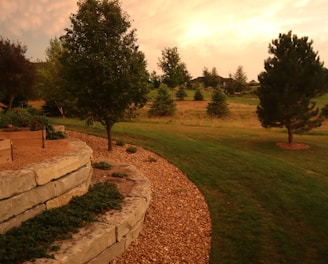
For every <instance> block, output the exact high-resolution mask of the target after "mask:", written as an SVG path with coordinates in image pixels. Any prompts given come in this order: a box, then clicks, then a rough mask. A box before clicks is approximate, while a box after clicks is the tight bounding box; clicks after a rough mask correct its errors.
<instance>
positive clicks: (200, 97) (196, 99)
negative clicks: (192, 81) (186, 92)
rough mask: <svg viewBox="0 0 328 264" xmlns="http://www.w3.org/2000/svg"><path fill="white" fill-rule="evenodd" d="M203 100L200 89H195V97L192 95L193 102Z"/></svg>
mask: <svg viewBox="0 0 328 264" xmlns="http://www.w3.org/2000/svg"><path fill="white" fill-rule="evenodd" d="M203 100H204V96H203V94H202V92H201V91H200V89H199V88H197V89H196V91H195V95H194V101H203Z"/></svg>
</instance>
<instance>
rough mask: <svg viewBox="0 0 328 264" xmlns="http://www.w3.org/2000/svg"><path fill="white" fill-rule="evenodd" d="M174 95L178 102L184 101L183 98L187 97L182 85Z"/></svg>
mask: <svg viewBox="0 0 328 264" xmlns="http://www.w3.org/2000/svg"><path fill="white" fill-rule="evenodd" d="M175 95H176V97H177V98H178V99H179V100H184V98H185V97H186V96H187V93H186V90H185V88H184V86H183V85H180V86H179V89H178V91H177V92H176V94H175Z"/></svg>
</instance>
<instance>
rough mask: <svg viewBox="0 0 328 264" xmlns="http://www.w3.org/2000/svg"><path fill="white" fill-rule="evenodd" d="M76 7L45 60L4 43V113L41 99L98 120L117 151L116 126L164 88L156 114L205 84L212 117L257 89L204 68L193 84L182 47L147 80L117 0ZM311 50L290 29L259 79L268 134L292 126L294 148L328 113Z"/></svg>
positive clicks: (326, 80) (0, 79)
mask: <svg viewBox="0 0 328 264" xmlns="http://www.w3.org/2000/svg"><path fill="white" fill-rule="evenodd" d="M77 5H78V11H77V12H76V14H72V15H71V16H70V22H71V25H70V27H69V28H66V29H65V34H64V35H62V36H61V37H60V38H58V39H57V38H55V39H52V40H50V45H49V47H48V48H47V50H46V60H45V62H39V63H32V62H30V61H29V60H28V59H26V57H25V52H26V49H27V48H26V46H24V45H22V44H21V43H19V42H17V43H14V42H11V41H10V40H8V39H4V38H1V39H0V88H1V89H0V99H1V102H2V104H3V106H4V108H5V109H10V108H12V107H14V106H16V105H17V104H18V105H19V104H21V105H22V104H23V103H22V102H24V99H30V98H33V97H35V98H43V99H44V100H45V101H46V106H45V111H50V110H52V109H57V111H58V113H59V114H60V115H61V116H65V115H73V116H76V117H80V118H82V119H84V120H86V121H87V123H88V124H92V123H93V122H100V123H101V124H102V125H103V126H104V127H105V129H106V131H107V136H108V150H111V149H112V145H111V142H112V140H111V129H112V127H113V125H114V124H115V123H117V122H120V121H121V120H123V119H124V118H126V117H133V116H134V115H135V113H136V111H137V110H138V109H140V108H142V107H143V106H144V105H145V104H146V102H147V94H148V92H149V90H150V89H154V88H155V89H157V88H158V89H159V90H158V96H157V98H156V99H155V100H154V102H153V104H152V106H151V109H150V111H149V113H150V114H151V115H171V114H173V113H174V108H175V104H174V102H173V96H170V92H169V90H170V89H171V93H172V95H173V91H174V90H176V96H177V98H178V99H180V100H183V99H184V97H185V94H186V93H185V89H195V100H196V98H198V100H202V93H201V90H200V88H199V85H198V83H199V82H201V83H202V84H203V86H204V87H205V88H211V89H213V94H212V100H211V102H209V103H208V107H207V112H208V114H210V115H215V116H224V115H226V114H228V107H227V104H226V99H225V98H226V95H227V96H230V95H234V94H239V93H244V92H248V91H249V90H250V87H251V85H252V84H254V81H253V82H251V83H248V82H247V76H246V74H245V72H244V70H243V67H242V66H238V68H237V70H236V72H235V73H234V74H233V75H232V74H230V76H229V78H223V77H221V76H219V75H218V73H217V70H216V68H212V69H211V70H209V69H208V68H206V67H204V69H203V76H202V77H200V78H198V81H197V79H196V80H192V79H191V75H190V74H189V72H188V70H187V66H186V64H185V63H184V62H182V60H181V58H180V56H179V53H178V49H177V47H173V48H165V49H164V50H163V51H162V54H161V55H162V56H161V57H160V58H159V62H158V66H159V68H160V69H161V70H162V72H163V74H162V75H158V74H157V73H156V72H155V71H153V72H152V73H150V74H149V73H148V72H147V70H146V66H147V63H146V60H145V55H144V53H143V52H142V51H140V50H139V46H138V45H137V39H136V29H132V28H131V22H130V21H129V17H128V15H127V14H126V13H125V12H124V10H122V8H121V4H120V2H119V1H117V0H83V1H82V0H81V1H79V2H78V3H77ZM312 44H313V41H312V40H311V41H310V40H309V39H308V38H307V37H301V38H299V37H298V36H297V35H296V34H292V32H291V31H290V32H288V33H286V34H280V35H279V37H278V38H277V39H274V40H272V42H271V43H270V44H269V54H270V55H271V57H269V58H268V59H266V60H265V62H264V71H263V72H262V73H260V74H259V76H258V80H259V87H258V88H257V89H256V94H257V95H258V97H259V99H260V102H259V105H258V107H257V115H258V118H259V120H260V121H261V124H262V125H263V127H265V128H270V127H286V128H287V130H288V141H289V142H290V143H292V142H293V134H294V133H296V132H301V131H308V130H310V129H312V128H314V127H318V126H320V125H321V123H322V120H323V117H324V115H325V113H326V116H327V112H328V111H327V109H328V104H327V105H326V106H325V107H324V108H323V109H322V110H321V112H320V109H319V108H318V107H316V105H315V103H314V101H313V99H315V98H317V97H319V96H322V95H323V94H325V93H327V92H328V70H327V68H325V67H324V64H323V62H321V61H320V58H319V56H318V52H315V51H314V50H313V47H312ZM33 88H34V89H33ZM163 106H165V107H166V109H161V107H163Z"/></svg>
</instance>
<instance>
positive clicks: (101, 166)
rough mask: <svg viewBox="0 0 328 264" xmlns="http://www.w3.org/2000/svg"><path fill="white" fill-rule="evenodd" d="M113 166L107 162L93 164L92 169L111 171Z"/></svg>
mask: <svg viewBox="0 0 328 264" xmlns="http://www.w3.org/2000/svg"><path fill="white" fill-rule="evenodd" d="M112 167H113V166H112V165H110V164H108V162H106V161H100V162H94V163H92V168H96V169H100V170H110V169H111V168H112Z"/></svg>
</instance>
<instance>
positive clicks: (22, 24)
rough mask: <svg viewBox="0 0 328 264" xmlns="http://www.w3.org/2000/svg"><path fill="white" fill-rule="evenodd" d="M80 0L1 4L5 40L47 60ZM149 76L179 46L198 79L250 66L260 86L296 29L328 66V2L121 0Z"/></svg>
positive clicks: (3, 0) (251, 76) (0, 25)
mask: <svg viewBox="0 0 328 264" xmlns="http://www.w3.org/2000/svg"><path fill="white" fill-rule="evenodd" d="M76 2H77V1H76V0H0V36H2V37H3V38H8V39H10V40H11V41H15V42H16V41H19V42H21V43H23V44H24V45H26V46H27V52H26V57H27V58H29V59H30V60H32V61H37V60H44V59H45V50H46V48H47V47H49V41H50V39H53V38H55V37H60V36H61V35H64V34H65V30H64V29H65V28H68V27H70V20H69V17H70V15H71V14H72V13H76V11H77V5H76ZM121 6H122V9H123V10H124V11H125V12H126V13H127V14H128V15H129V17H130V21H131V23H132V28H135V29H136V30H137V38H138V40H137V44H138V45H139V47H140V50H141V51H142V52H143V53H144V54H145V56H146V60H147V65H148V66H147V68H148V71H149V72H152V71H153V70H155V71H156V72H157V73H159V74H161V70H160V68H159V67H158V65H157V64H158V61H159V58H160V57H161V53H162V50H164V48H172V47H177V48H178V53H179V55H180V58H181V61H182V62H184V63H185V64H186V67H187V70H188V71H189V73H190V74H191V75H192V77H193V78H196V77H199V76H202V72H203V70H204V68H205V67H206V68H207V69H209V70H211V69H212V68H213V67H215V68H216V69H217V72H218V74H219V75H220V76H223V77H228V76H229V74H234V73H235V72H236V70H237V68H238V66H242V67H243V70H244V72H245V73H246V75H247V77H248V80H249V81H250V80H257V76H258V74H259V73H260V72H262V71H263V70H264V60H265V59H267V58H268V57H269V56H270V54H269V53H268V45H269V43H271V41H272V40H273V39H276V38H278V36H279V33H288V31H290V30H292V32H293V34H296V35H297V36H298V37H303V36H307V37H309V39H310V40H313V48H314V50H315V51H317V52H318V54H319V56H320V59H321V61H323V62H324V63H325V67H328V66H327V65H328V13H327V10H328V1H327V0H275V1H272V0H121Z"/></svg>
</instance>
